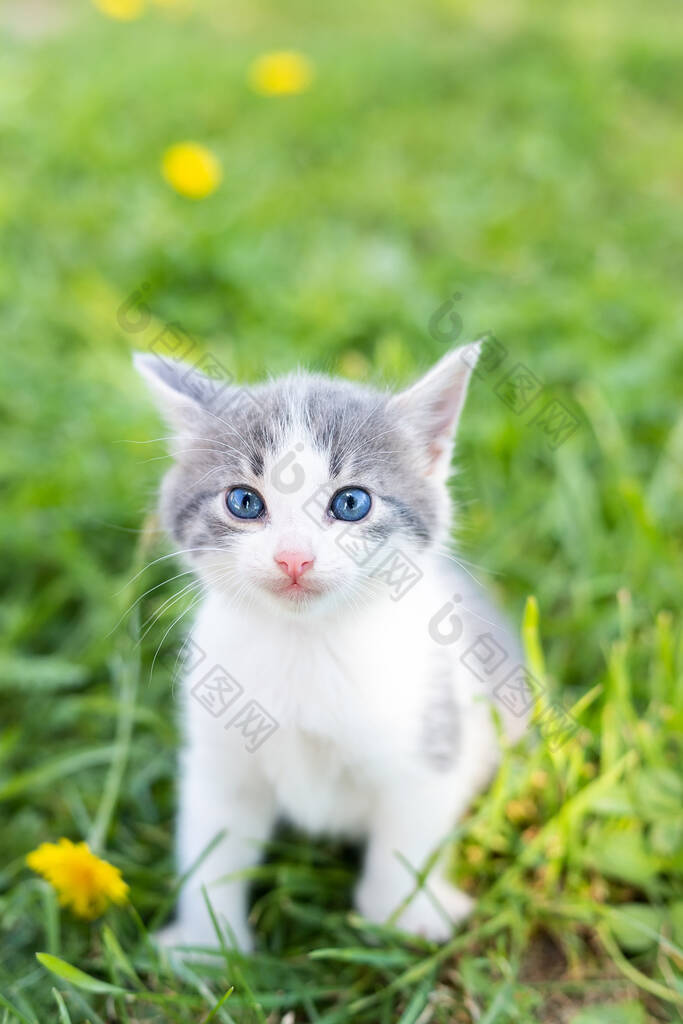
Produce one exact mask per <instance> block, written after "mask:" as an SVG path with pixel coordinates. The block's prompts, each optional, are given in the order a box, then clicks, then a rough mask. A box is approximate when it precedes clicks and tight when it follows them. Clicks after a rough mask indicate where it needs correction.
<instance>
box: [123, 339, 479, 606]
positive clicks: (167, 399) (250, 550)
mask: <svg viewBox="0 0 683 1024" xmlns="http://www.w3.org/2000/svg"><path fill="white" fill-rule="evenodd" d="M478 354H479V348H478V344H477V343H475V344H473V345H469V346H466V347H464V348H460V349H457V350H455V351H453V352H450V353H449V354H448V355H446V356H445V357H444V358H443V359H441V361H440V362H439V363H437V364H436V366H434V367H433V368H432V370H431V371H430V372H429V373H427V375H426V376H425V377H423V378H422V379H421V380H419V381H418V382H417V383H416V384H414V385H413V386H412V387H411V388H409V389H408V390H407V391H403V392H400V393H398V394H394V395H392V394H389V393H382V392H379V391H375V390H372V389H370V388H365V387H360V386H358V385H356V384H351V383H348V382H345V381H339V380H333V379H328V378H326V377H322V376H318V375H310V374H305V373H298V374H294V375H291V376H288V377H284V378H282V379H281V380H276V381H274V382H272V383H269V384H264V385H260V386H258V387H250V388H248V389H247V388H239V387H225V386H223V385H221V386H219V385H218V384H217V383H216V382H215V381H211V380H209V379H208V378H207V377H204V376H203V375H201V374H199V373H198V372H197V371H196V370H194V369H193V368H191V367H189V366H187V365H186V364H184V363H180V362H178V361H174V360H170V359H162V358H160V357H157V356H154V355H142V354H138V355H136V356H135V364H136V367H137V369H138V370H139V372H140V373H141V374H142V375H143V377H145V378H146V380H147V382H148V384H149V385H150V387H151V389H152V391H153V393H154V395H155V397H156V398H157V401H158V404H159V406H160V408H161V411H162V413H163V415H164V417H165V419H166V420H167V422H168V423H169V424H170V426H171V429H172V432H173V433H172V437H171V438H170V439H169V440H170V446H171V451H172V454H173V456H174V465H173V467H172V468H171V469H170V471H169V472H168V474H167V475H166V477H165V479H164V482H163V485H162V490H161V511H162V519H163V523H164V526H165V527H166V529H167V530H168V532H169V533H170V534H171V536H172V537H173V539H174V541H175V542H176V544H177V545H178V547H179V549H180V551H181V552H182V553H183V554H184V556H185V557H186V558H187V559H188V560H189V562H190V563H191V564H192V565H193V567H194V568H195V569H196V571H197V572H198V573H199V575H200V576H201V577H202V578H203V580H204V582H205V583H206V584H207V585H208V586H209V587H211V588H212V589H214V590H219V591H222V592H223V593H225V594H227V595H230V596H232V597H233V598H234V599H235V600H244V601H245V602H252V601H255V602H259V603H262V604H266V605H267V606H268V607H269V608H270V609H271V610H275V611H278V612H285V613H289V614H295V615H297V616H301V615H304V614H307V613H308V614H311V613H313V612H316V613H319V612H320V611H331V610H334V609H336V608H337V607H339V606H343V605H352V604H356V603H357V602H358V600H359V599H360V600H364V599H371V598H372V597H373V595H374V594H375V593H377V592H378V590H379V587H378V579H379V576H378V573H377V567H378V565H380V564H381V563H382V560H383V558H385V556H386V555H387V554H390V553H392V552H396V551H398V552H400V553H401V554H402V555H403V556H404V557H406V558H407V559H409V560H410V561H412V562H413V563H414V564H418V565H419V559H420V557H421V555H422V554H423V553H424V552H425V551H426V550H428V549H429V548H431V547H433V546H434V545H435V544H436V543H438V542H442V541H444V540H446V539H447V536H448V530H449V524H450V499H449V494H448V488H447V479H448V475H449V471H450V463H451V454H452V445H453V440H454V436H455V429H456V425H457V421H458V417H459V414H460V410H461V408H462V405H463V402H464V399H465V393H466V390H467V383H468V380H469V377H470V374H471V371H472V368H473V366H474V364H475V362H476V358H477V356H478ZM379 575H381V574H379Z"/></svg>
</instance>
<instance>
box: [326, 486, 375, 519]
mask: <svg viewBox="0 0 683 1024" xmlns="http://www.w3.org/2000/svg"><path fill="white" fill-rule="evenodd" d="M371 504H372V503H371V501H370V495H369V494H368V492H367V491H364V490H363V488H362V487H347V488H346V489H345V490H343V491H338V492H337V493H336V494H335V496H334V498H333V499H332V501H331V502H330V512H331V513H332V515H333V516H334V518H335V519H344V520H346V522H349V523H356V522H358V520H359V519H365V517H366V515H367V514H368V512H369V511H370V505H371Z"/></svg>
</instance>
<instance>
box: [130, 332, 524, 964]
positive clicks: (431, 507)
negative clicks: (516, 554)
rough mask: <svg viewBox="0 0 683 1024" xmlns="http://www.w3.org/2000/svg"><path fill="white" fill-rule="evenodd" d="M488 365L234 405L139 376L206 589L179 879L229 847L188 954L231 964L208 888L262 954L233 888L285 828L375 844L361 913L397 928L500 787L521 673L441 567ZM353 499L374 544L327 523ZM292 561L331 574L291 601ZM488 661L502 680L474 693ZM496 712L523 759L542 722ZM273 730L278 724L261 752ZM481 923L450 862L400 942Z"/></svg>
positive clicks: (210, 869)
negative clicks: (363, 497)
mask: <svg viewBox="0 0 683 1024" xmlns="http://www.w3.org/2000/svg"><path fill="white" fill-rule="evenodd" d="M477 355H478V350H477V348H476V346H469V347H468V348H467V349H459V350H457V351H455V352H452V353H449V354H448V355H447V356H446V357H444V358H443V359H442V360H441V362H440V363H438V364H437V365H436V366H435V367H434V368H433V369H432V370H431V371H430V372H429V373H428V374H427V375H426V377H424V378H423V379H422V380H421V381H419V382H418V383H417V384H415V385H414V386H413V387H412V388H410V389H409V390H408V391H406V392H403V393H400V394H397V395H391V394H384V393H380V392H377V391H374V390H371V389H366V388H361V387H358V386H356V385H352V384H349V383H345V382H341V381H336V380H330V379H327V378H324V377H319V376H313V375H307V374H297V375H294V376H290V377H287V378H284V379H282V380H278V381H275V382H273V383H270V384H267V385H262V386H259V387H258V388H255V389H251V390H250V391H247V390H243V389H238V388H232V389H229V390H226V389H221V388H217V387H216V385H215V384H213V383H212V382H211V381H209V380H208V379H206V378H203V377H201V376H200V375H199V374H197V373H196V372H194V371H191V370H190V369H189V368H188V367H186V366H184V365H183V364H179V363H177V362H172V361H164V360H161V359H159V358H157V357H155V356H147V355H145V356H143V355H140V356H137V357H136V364H137V367H138V369H139V371H140V372H141V373H142V374H143V376H144V377H145V378H146V380H147V382H148V383H149V385H150V387H151V389H152V391H153V393H154V394H155V396H156V398H157V401H158V403H159V405H160V408H161V410H162V412H163V414H164V416H165V417H166V419H167V421H168V422H169V423H170V424H171V426H172V429H173V435H172V439H171V447H172V451H173V454H174V456H175V462H174V465H173V468H172V469H171V470H170V472H169V473H168V475H167V477H166V479H165V480H164V483H163V486H162V494H161V511H162V517H163V522H164V524H165V526H166V529H167V530H168V532H169V533H170V535H171V536H172V538H173V540H174V542H175V543H176V545H177V547H178V549H179V552H180V553H181V555H182V557H183V558H184V559H185V560H186V561H187V562H189V564H190V565H191V567H192V568H193V569H194V571H195V572H196V573H197V574H198V576H199V577H200V579H201V580H202V581H203V584H204V597H203V602H202V604H201V607H200V610H199V614H198V616H197V619H196V622H195V625H194V628H193V631H192V636H191V639H190V643H189V645H188V651H189V654H188V664H187V666H186V671H185V677H184V700H183V705H184V735H185V744H184V748H183V751H182V753H181V765H180V785H179V797H180V810H179V820H178V830H177V851H178V869H179V871H180V872H181V873H183V872H185V871H187V869H188V868H189V867H190V866H191V865H192V864H193V863H194V862H195V861H196V860H197V859H198V858H199V857H200V855H201V854H202V852H203V851H204V850H205V849H206V847H207V846H208V845H209V844H210V843H211V841H212V840H213V839H214V838H215V836H216V835H217V833H219V832H220V831H221V830H226V832H227V834H226V835H225V837H224V838H223V839H222V840H221V841H220V842H219V843H218V844H217V845H216V846H214V847H213V849H212V850H211V852H210V853H209V855H208V856H207V857H206V858H205V859H204V860H203V861H202V863H201V865H200V867H199V868H198V869H197V870H196V871H195V872H194V874H193V875H192V876H191V878H190V880H189V882H188V883H187V884H186V885H185V887H184V888H183V890H182V894H181V897H180V903H179V908H178V917H177V922H176V923H175V924H174V925H172V926H171V927H170V928H169V929H168V930H167V932H166V934H165V936H164V938H165V941H166V942H168V943H169V944H190V945H214V944H215V942H216V937H215V932H214V928H213V925H212V923H211V920H210V916H209V913H208V911H207V908H206V904H205V900H204V899H203V897H202V894H201V887H202V886H206V887H207V889H208V893H209V897H210V900H211V903H212V905H213V908H214V910H215V912H216V914H217V916H218V919H219V921H220V922H221V924H222V925H226V924H227V925H229V928H228V929H227V933H228V935H229V936H231V937H233V938H234V941H236V942H237V944H238V945H239V946H240V947H241V948H243V949H249V948H250V946H251V942H252V939H251V934H250V930H249V926H248V922H247V904H246V886H245V883H244V882H243V881H240V880H235V879H234V878H227V876H230V875H232V874H233V873H235V872H238V871H240V870H241V869H244V868H247V867H249V866H251V865H253V864H254V863H256V862H257V861H258V859H259V853H260V844H261V843H262V842H263V841H264V840H265V839H266V838H267V837H268V836H269V834H270V832H271V830H272V828H273V825H274V823H275V821H276V819H277V818H278V817H280V816H284V817H286V818H287V819H289V820H291V821H292V822H293V823H295V824H296V825H298V826H300V827H302V828H303V829H306V830H308V831H310V832H311V833H314V834H315V833H323V832H324V833H334V834H343V835H347V836H350V837H357V838H359V839H364V840H366V841H367V848H366V854H365V862H364V869H363V873H362V876H361V878H360V880H359V883H358V886H357V889H356V893H355V902H356V906H357V908H358V910H359V911H360V912H361V913H362V914H363V915H365V916H366V917H367V918H369V919H370V920H372V921H376V922H384V921H386V920H387V919H388V918H389V917H390V916H391V915H392V914H393V913H394V911H396V910H397V909H398V908H399V907H400V906H401V904H402V902H403V901H404V900H405V899H406V897H408V896H409V894H410V893H411V892H412V891H413V889H414V887H415V881H414V876H413V874H412V873H411V870H410V867H408V866H407V865H410V866H412V869H414V870H417V869H420V868H421V867H422V866H423V865H424V864H425V862H426V861H427V859H428V858H429V857H430V855H431V854H433V853H434V851H435V850H437V848H438V847H439V844H442V843H443V840H444V839H445V837H446V836H447V835H448V834H449V832H451V831H452V829H453V827H454V825H455V824H456V822H457V820H458V818H459V816H461V815H462V813H463V811H464V810H465V809H466V807H467V805H468V803H469V802H470V800H471V799H472V797H473V796H474V795H475V794H476V793H477V791H478V790H480V789H481V788H482V787H483V786H484V785H485V784H486V782H487V781H488V780H489V779H490V777H491V775H492V773H493V772H494V770H495V767H496V764H497V760H498V756H499V741H498V736H497V731H496V727H495V724H494V720H493V716H492V713H491V697H492V695H493V692H494V690H495V689H496V687H497V686H498V685H499V684H500V683H501V681H502V680H503V679H504V678H505V677H506V676H507V675H508V674H509V673H510V671H511V670H513V669H514V667H515V666H518V665H519V664H520V661H521V659H520V656H519V652H518V648H517V643H516V640H515V638H514V637H513V636H512V635H511V634H510V632H509V631H508V630H507V629H506V627H505V626H504V624H502V622H501V619H500V617H499V616H498V615H497V614H496V612H495V611H494V610H493V609H492V607H491V606H490V605H489V603H488V601H487V599H486V598H485V596H484V595H483V594H482V593H481V592H480V590H479V587H478V586H477V585H476V584H475V583H474V582H473V580H472V579H471V578H470V577H469V575H468V574H467V573H465V572H463V571H462V570H461V569H459V568H458V566H457V565H456V563H455V561H454V560H453V559H450V558H448V557H447V556H446V555H444V554H443V551H444V550H445V545H446V544H447V542H448V539H449V536H450V527H451V501H450V497H449V493H448V488H447V478H448V475H449V471H450V465H451V455H452V444H453V439H454V436H455V429H456V425H457V421H458V417H459V414H460V411H461V408H462V405H463V403H464V399H465V394H466V389H467V384H468V380H469V377H470V374H471V370H472V366H473V364H474V362H475V361H476V356H477ZM237 485H242V486H244V487H249V488H253V489H254V490H255V491H257V492H258V493H259V494H260V495H261V496H262V498H263V500H264V501H265V505H266V509H267V512H266V515H265V516H264V517H263V518H261V519H259V520H257V521H247V520H241V519H237V518H235V516H233V515H232V514H231V512H230V511H229V510H228V509H227V508H226V504H225V495H226V492H227V491H229V490H230V489H231V488H232V487H235V486H237ZM348 486H359V487H363V488H365V489H366V490H367V491H368V492H369V493H370V495H371V497H372V507H371V510H370V513H369V515H368V516H367V518H365V519H363V520H361V521H359V522H355V523H345V522H340V521H338V520H335V519H334V518H332V517H331V516H330V514H329V511H328V506H329V499H330V497H331V496H332V495H333V494H334V493H335V491H337V490H338V489H339V488H341V487H348ZM283 550H287V551H290V550H297V551H302V552H303V553H304V554H305V556H306V557H309V558H310V560H311V561H312V562H313V565H312V567H311V568H310V570H309V572H307V573H306V576H305V577H304V578H303V581H304V583H305V586H304V587H303V588H300V589H299V590H297V588H293V589H294V590H297V592H296V593H294V594H292V593H291V592H290V591H285V590H284V589H283V587H284V581H283V572H282V568H281V566H279V565H278V564H277V561H276V556H277V555H278V553H279V552H281V551H283ZM401 571H402V572H403V579H404V583H403V585H402V586H401V585H397V582H396V581H397V580H398V578H399V577H400V575H401ZM411 580H412V583H411ZM407 584H410V585H409V586H407ZM403 591H404V592H403ZM487 637H488V638H489V639H488V640H487V639H486V638H487ZM482 638H483V639H482ZM482 642H483V643H484V646H486V644H487V643H488V644H489V647H490V646H491V645H492V644H493V646H494V649H495V650H496V651H498V652H502V661H501V655H500V654H499V655H498V656H497V657H496V658H494V659H493V661H490V662H488V663H487V668H485V669H484V670H483V671H477V665H478V664H479V663H478V662H476V660H475V661H473V660H472V658H473V655H472V651H473V650H475V649H476V647H477V644H481V643H482ZM498 662H500V663H498ZM494 663H495V664H494ZM473 665H474V670H473V668H472V666H473ZM480 667H481V666H480ZM220 679H222V681H223V685H222V688H221V689H220V693H219V691H218V689H217V687H218V686H219V682H220ZM207 688H208V689H207ZM207 695H208V696H207ZM216 701H217V702H218V703H216ZM212 702H213V703H212ZM223 705H226V706H225V708H223V710H221V708H222V706H223ZM249 708H251V711H249ZM254 709H256V710H254ZM259 709H260V710H259ZM499 712H500V719H501V720H502V723H503V728H504V730H505V731H506V732H507V733H508V735H509V736H510V738H512V739H515V738H516V736H517V735H518V734H519V733H520V731H521V728H522V727H523V718H517V717H515V716H514V715H512V714H511V713H509V712H508V711H507V709H506V707H505V703H503V704H502V705H500V706H499ZM254 715H255V716H256V718H258V715H261V716H262V721H266V723H268V722H270V725H267V727H265V728H263V729H262V730H261V732H260V733H256V734H254V729H255V726H254V724H253V721H256V718H254ZM263 716H265V717H263ZM251 719H253V721H251V724H250V720H251ZM245 721H246V722H247V724H246V725H245ZM231 722H232V725H231V724H230V723H231ZM263 736H266V738H265V739H261V737H263ZM469 909H470V899H469V897H468V896H466V895H465V894H464V893H462V892H460V891H458V890H457V889H456V888H454V887H453V886H452V884H451V883H450V882H449V881H448V880H447V878H446V877H445V874H444V870H443V860H442V858H437V859H436V863H435V867H434V868H433V870H432V872H431V874H430V876H429V879H428V882H427V885H426V886H425V888H424V889H422V890H421V891H419V892H418V893H417V894H416V895H415V896H414V897H413V899H412V900H410V902H408V903H407V905H406V906H405V908H404V909H403V910H402V912H401V913H400V916H399V917H398V920H397V921H396V922H395V923H396V924H397V925H398V927H400V928H403V929H404V930H406V931H409V932H414V933H420V934H422V935H425V936H427V937H428V938H430V939H434V940H437V941H440V940H444V939H446V938H447V937H448V936H449V935H450V933H451V931H452V927H453V924H454V923H455V922H457V921H458V920H460V919H461V918H463V917H464V916H465V915H466V914H467V913H468V911H469Z"/></svg>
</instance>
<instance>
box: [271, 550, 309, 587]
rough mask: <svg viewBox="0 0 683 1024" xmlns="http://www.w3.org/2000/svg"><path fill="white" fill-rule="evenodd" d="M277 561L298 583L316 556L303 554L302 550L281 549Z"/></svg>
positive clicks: (276, 557)
mask: <svg viewBox="0 0 683 1024" xmlns="http://www.w3.org/2000/svg"><path fill="white" fill-rule="evenodd" d="M275 561H276V562H277V564H278V565H279V566H280V568H281V569H282V570H283V571H284V572H286V573H287V575H288V576H291V578H292V579H293V580H294V582H295V583H296V581H297V580H298V579H299V577H300V576H303V574H304V573H305V572H308V570H309V569H310V568H311V566H312V565H313V562H314V558H313V555H308V554H303V552H301V551H279V552H278V554H277V555H276V556H275Z"/></svg>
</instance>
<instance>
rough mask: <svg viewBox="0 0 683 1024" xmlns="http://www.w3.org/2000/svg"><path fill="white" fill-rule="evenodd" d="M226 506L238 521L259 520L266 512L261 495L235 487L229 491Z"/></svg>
mask: <svg viewBox="0 0 683 1024" xmlns="http://www.w3.org/2000/svg"><path fill="white" fill-rule="evenodd" d="M225 504H226V505H227V506H228V508H229V509H230V511H231V512H232V514H233V515H234V516H237V518H238V519H258V517H259V516H261V515H263V513H264V512H265V510H266V506H265V504H264V502H263V498H262V497H261V496H260V494H257V493H256V491H248V490H247V488H246V487H233V489H232V490H231V491H228V493H227V495H226V497H225Z"/></svg>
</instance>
